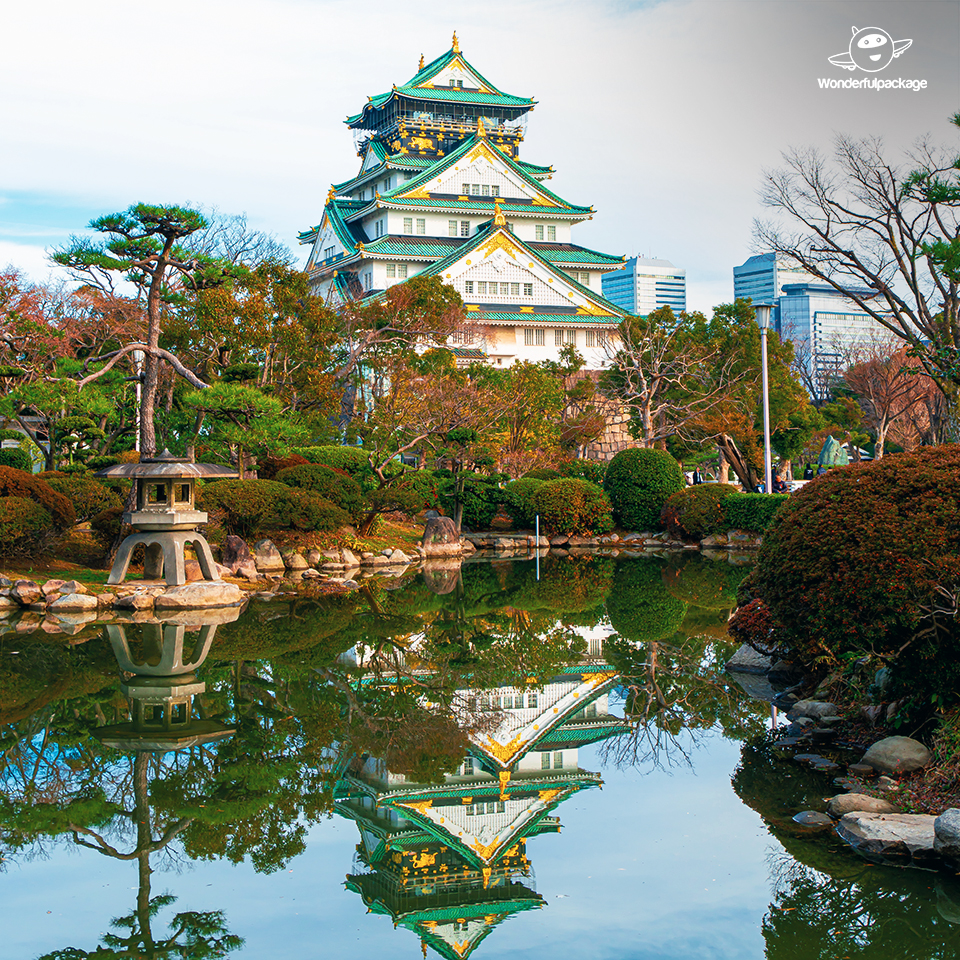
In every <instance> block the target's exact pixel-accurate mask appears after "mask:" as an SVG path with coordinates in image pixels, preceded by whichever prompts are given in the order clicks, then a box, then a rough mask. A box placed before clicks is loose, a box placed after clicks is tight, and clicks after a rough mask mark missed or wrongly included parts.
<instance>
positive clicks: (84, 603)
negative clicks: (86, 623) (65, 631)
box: [49, 593, 97, 613]
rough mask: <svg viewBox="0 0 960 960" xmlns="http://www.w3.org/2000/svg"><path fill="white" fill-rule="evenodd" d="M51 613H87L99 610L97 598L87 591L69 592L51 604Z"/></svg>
mask: <svg viewBox="0 0 960 960" xmlns="http://www.w3.org/2000/svg"><path fill="white" fill-rule="evenodd" d="M49 610H50V612H51V613H85V612H88V611H91V610H92V611H93V612H94V613H96V610H97V598H96V597H91V596H90V595H89V594H87V593H68V594H65V595H64V596H62V597H58V598H57V599H56V600H54V601H53V603H51V604H50V607H49Z"/></svg>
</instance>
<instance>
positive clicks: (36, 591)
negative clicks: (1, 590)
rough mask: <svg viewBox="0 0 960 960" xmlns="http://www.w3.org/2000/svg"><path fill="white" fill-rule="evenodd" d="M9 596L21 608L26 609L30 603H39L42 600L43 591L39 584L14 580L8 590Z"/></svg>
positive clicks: (31, 581)
mask: <svg viewBox="0 0 960 960" xmlns="http://www.w3.org/2000/svg"><path fill="white" fill-rule="evenodd" d="M10 596H11V597H13V599H14V600H16V601H17V603H19V604H20V605H21V606H24V607H28V606H29V605H30V604H31V603H39V602H40V601H41V600H42V599H43V590H42V589H41V587H40V584H39V583H36V582H35V581H33V580H16V581H14V584H13V586H12V587H11V588H10Z"/></svg>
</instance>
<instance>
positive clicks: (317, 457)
mask: <svg viewBox="0 0 960 960" xmlns="http://www.w3.org/2000/svg"><path fill="white" fill-rule="evenodd" d="M297 453H298V454H300V456H301V457H303V458H304V459H306V460H308V461H309V462H310V463H322V464H323V465H324V466H327V467H336V468H337V469H338V470H345V471H346V472H347V473H349V474H350V476H351V477H353V479H354V480H356V481H357V483H359V484H360V486H361V487H363V488H365V489H367V490H371V489H373V488H374V487H375V486H376V485H377V478H376V477H375V476H374V473H373V471H372V470H371V469H370V462H369V461H368V460H367V454H366V451H365V450H363V448H362V447H338V446H324V447H300V448H299V449H298V450H297Z"/></svg>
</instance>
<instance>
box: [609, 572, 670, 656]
mask: <svg viewBox="0 0 960 960" xmlns="http://www.w3.org/2000/svg"><path fill="white" fill-rule="evenodd" d="M662 574H663V563H662V562H661V561H659V560H647V559H637V560H622V561H620V562H619V563H618V564H617V570H616V573H615V574H614V578H613V587H612V588H611V590H610V595H609V596H608V597H607V613H608V614H609V616H610V624H611V626H612V627H613V629H614V630H616V631H617V633H618V634H619V635H620V637H621V638H623V639H625V640H631V641H633V642H634V643H648V642H649V641H651V640H662V639H663V638H664V637H669V636H672V635H673V634H675V633H676V632H677V631H678V630H679V629H680V624H681V623H683V618H684V616H685V615H686V612H687V605H686V603H685V602H684V601H683V600H680V599H678V598H677V597H673V596H671V595H670V593H669V591H668V590H667V588H666V585H665V584H664V582H663V575H662Z"/></svg>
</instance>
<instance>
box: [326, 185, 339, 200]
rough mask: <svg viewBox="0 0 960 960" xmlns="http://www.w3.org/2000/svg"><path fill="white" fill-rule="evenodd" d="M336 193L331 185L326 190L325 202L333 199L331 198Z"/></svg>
mask: <svg viewBox="0 0 960 960" xmlns="http://www.w3.org/2000/svg"><path fill="white" fill-rule="evenodd" d="M336 195H337V191H336V190H334V189H333V187H331V188H330V189H329V190H328V191H327V201H326V202H327V203H330V201H331V200H333V198H334V197H335V196H336Z"/></svg>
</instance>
